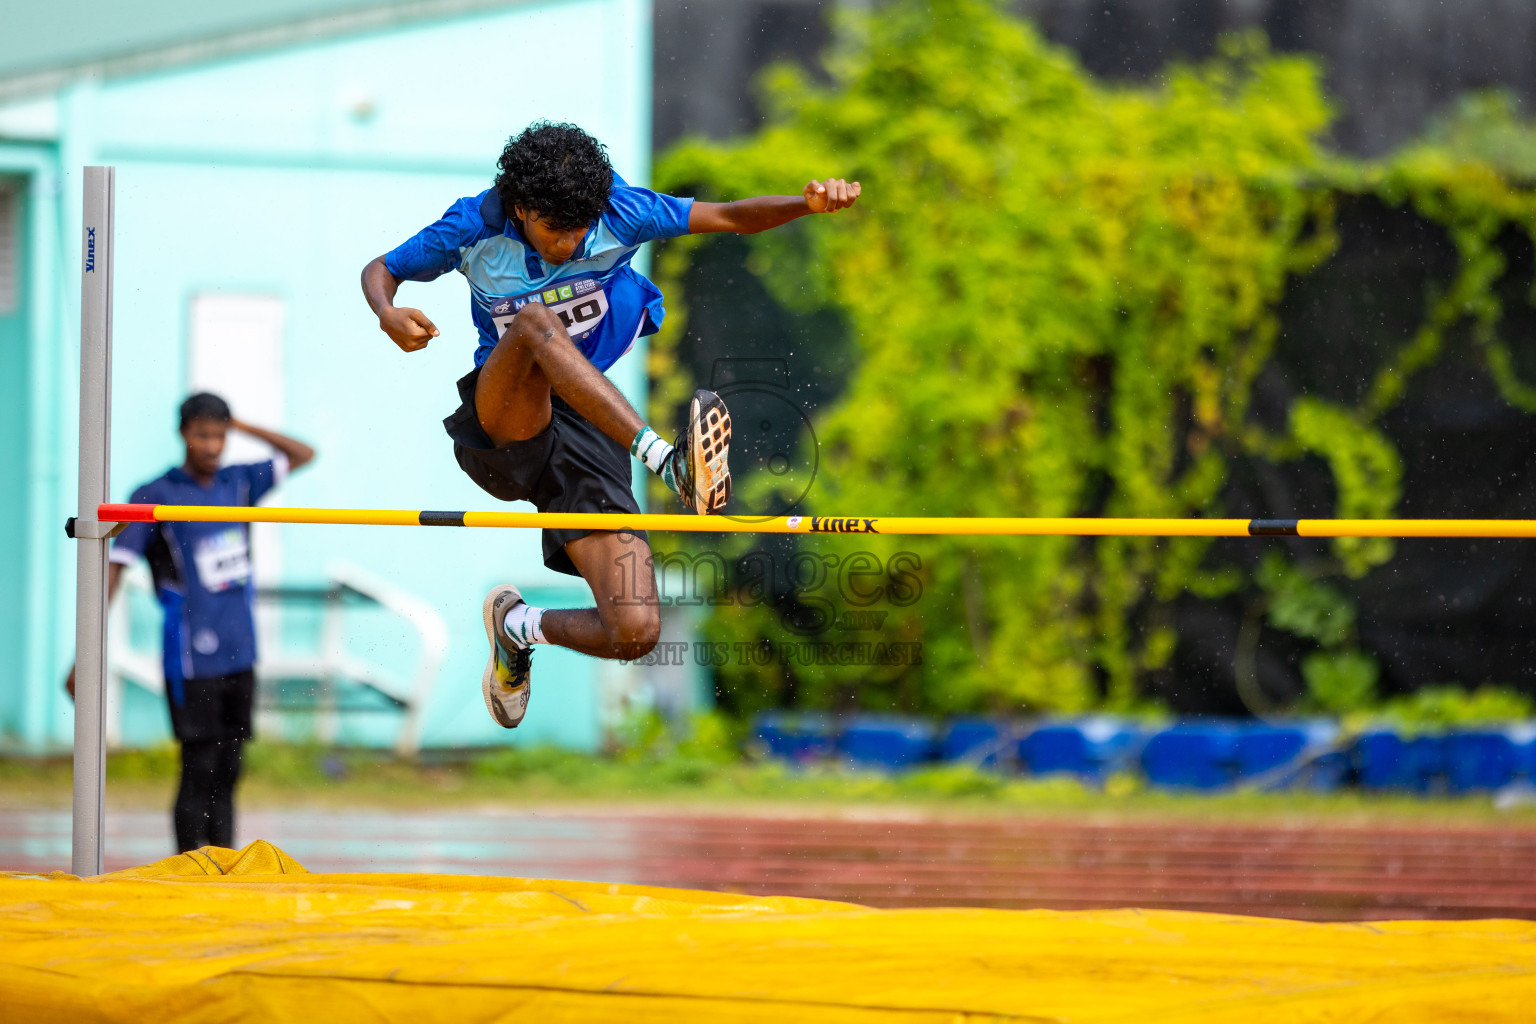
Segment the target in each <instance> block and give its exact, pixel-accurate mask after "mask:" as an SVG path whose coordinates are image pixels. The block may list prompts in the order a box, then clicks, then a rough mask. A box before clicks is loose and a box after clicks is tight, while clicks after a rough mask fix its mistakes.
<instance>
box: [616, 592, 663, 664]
mask: <svg viewBox="0 0 1536 1024" xmlns="http://www.w3.org/2000/svg"><path fill="white" fill-rule="evenodd" d="M603 630H604V631H605V632H606V633H607V634H608V642H609V643H610V644H612V645H613V648H614V650H615V651H617V652H618V653H619V657H620V658H622V659H624V660H625V661H633V660H634V659H636V658H643V657H645V656H646V655H647V654H650V653H651V651H652V650H653V649H654V648H655V647H656V644H657V643H658V642H659V641H660V640H661V612H660V611H658V610H657V608H656V606H655V605H653V604H643V605H623V606H620V607H619V608H617V609H615V610H614V611H613V612H612V613H610V614H608V615H605V616H604V617H603Z"/></svg>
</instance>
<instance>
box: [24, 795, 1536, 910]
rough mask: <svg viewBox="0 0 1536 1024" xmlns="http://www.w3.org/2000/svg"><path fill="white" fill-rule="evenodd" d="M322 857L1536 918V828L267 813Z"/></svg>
mask: <svg viewBox="0 0 1536 1024" xmlns="http://www.w3.org/2000/svg"><path fill="white" fill-rule="evenodd" d="M69 833H70V819H69V814H68V812H67V811H61V810H35V811H34V810H0V867H3V868H7V869H11V870H36V871H45V870H54V869H61V868H67V866H68V863H69ZM258 837H260V838H264V839H269V840H271V841H272V842H273V843H275V844H277V845H278V846H279V847H281V848H283V849H284V850H286V851H287V852H288V853H290V854H292V855H293V856H294V857H295V858H296V859H297V860H298V861H299V862H300V863H301V864H303V865H305V866H306V867H308V868H309V869H310V870H312V871H326V872H336V871H389V872H431V873H454V874H457V873H464V874H484V875H512V876H521V877H534V878H568V879H580V880H592V881H611V882H632V883H643V884H648V885H667V886H681V887H687V888H697V889H715V890H722V891H729V892H742V893H758V894H777V895H788V896H812V897H818V898H822V899H834V900H849V901H852V902H856V903H864V904H869V905H872V906H881V907H918V906H985V907H1011V908H1029V907H1040V908H1051V909H1059V910H1086V909H1094V908H1101V907H1126V906H1135V907H1146V908H1163V909H1173V910H1199V911H1213V912H1224V913H1240V914H1260V915H1265V916H1274V917H1290V918H1298V919H1305V920H1363V919H1378V920H1379V919H1391V918H1480V917H1518V918H1530V919H1536V830H1529V829H1514V830H1473V829H1457V830H1442V831H1416V830H1407V829H1389V828H1319V827H1315V826H1314V827H1307V828H1287V827H1253V826H1223V825H1212V824H1199V825H1191V824H1173V825H1155V824H1146V823H1135V824H1102V825H1101V824H1095V825H1082V824H1068V823H1063V822H1062V821H1060V820H1039V821H1033V820H1027V819H1023V820H1021V819H1009V820H996V819H984V820H969V821H966V820H941V821H934V820H928V821H922V820H879V819H876V820H847V819H840V818H808V819H791V818H781V817H745V816H742V817H731V816H719V815H688V814H610V813H602V814H597V813H570V814H567V813H556V812H549V811H544V810H534V809H526V808H520V809H516V810H507V811H499V812H458V813H440V814H438V813H422V812H395V813H392V812H380V811H368V812H328V811H273V810H266V811H252V812H249V813H246V814H245V815H244V816H243V817H242V818H241V820H240V842H242V843H243V842H248V841H250V840H251V839H255V838H258ZM171 845H172V844H171V837H170V824H169V815H168V814H165V813H162V812H154V811H121V812H109V814H108V816H107V836H106V849H107V869H108V870H116V869H119V868H125V867H132V866H135V865H139V864H145V863H149V862H151V861H155V860H159V859H160V858H162V857H164V856H166V855H167V854H168V853H169V852H171Z"/></svg>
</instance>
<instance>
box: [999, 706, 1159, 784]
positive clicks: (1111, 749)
mask: <svg viewBox="0 0 1536 1024" xmlns="http://www.w3.org/2000/svg"><path fill="white" fill-rule="evenodd" d="M1142 739H1143V736H1142V732H1141V730H1140V729H1138V728H1136V727H1135V726H1134V725H1131V724H1129V723H1127V722H1124V721H1121V720H1119V719H1116V718H1112V717H1109V716H1093V717H1090V718H1084V719H1081V720H1079V721H1075V722H1053V723H1050V724H1048V725H1042V726H1040V727H1039V728H1037V729H1035V730H1033V731H1032V732H1030V733H1029V734H1028V735H1027V736H1025V737H1024V738H1023V739H1022V740H1020V741H1019V747H1018V751H1019V760H1021V761H1022V762H1023V763H1024V764H1025V765H1026V766H1027V767H1028V768H1029V770H1030V772H1032V773H1033V774H1035V775H1051V774H1055V773H1058V772H1069V773H1071V774H1073V775H1077V776H1081V777H1083V778H1089V779H1099V778H1102V777H1104V776H1105V775H1109V774H1112V773H1114V772H1117V771H1120V770H1122V769H1124V768H1126V767H1129V765H1130V763H1131V762H1132V761H1133V760H1134V759H1135V756H1136V753H1137V751H1138V750H1139V749H1140V747H1141V743H1142Z"/></svg>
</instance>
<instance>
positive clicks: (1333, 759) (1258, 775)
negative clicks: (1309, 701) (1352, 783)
mask: <svg viewBox="0 0 1536 1024" xmlns="http://www.w3.org/2000/svg"><path fill="white" fill-rule="evenodd" d="M1338 735H1339V727H1338V724H1337V723H1336V722H1333V721H1329V720H1321V719H1309V720H1302V721H1295V722H1285V723H1266V722H1252V723H1247V724H1244V725H1241V726H1239V727H1238V730H1237V739H1236V747H1235V751H1234V774H1235V777H1236V780H1237V781H1239V782H1244V781H1257V782H1260V783H1261V784H1263V785H1264V786H1265V788H1270V789H1282V788H1291V787H1297V788H1302V789H1310V790H1314V791H1318V792H1324V791H1328V790H1332V789H1337V788H1338V787H1339V786H1340V785H1342V784H1343V783H1344V780H1345V779H1346V778H1347V777H1348V775H1349V756H1348V755H1347V754H1346V753H1344V752H1343V751H1340V750H1335V749H1332V747H1333V745H1334V744H1335V743H1336V741H1337V740H1338Z"/></svg>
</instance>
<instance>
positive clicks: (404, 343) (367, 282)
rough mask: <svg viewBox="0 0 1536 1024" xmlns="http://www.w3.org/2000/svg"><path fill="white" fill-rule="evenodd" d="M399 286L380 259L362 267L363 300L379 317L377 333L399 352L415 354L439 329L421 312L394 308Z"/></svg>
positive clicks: (401, 307) (398, 280) (399, 307)
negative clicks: (387, 338) (385, 337)
mask: <svg viewBox="0 0 1536 1024" xmlns="http://www.w3.org/2000/svg"><path fill="white" fill-rule="evenodd" d="M399 287H400V279H399V278H397V277H395V275H394V274H392V273H390V271H389V267H388V266H386V265H385V263H384V257H383V256H380V257H378V258H376V259H374V260H373V261H372V262H371V263H369V264H368V265H367V266H366V267H364V268H363V298H365V299H367V300H368V307H369V308H370V309H372V310H373V312H374V315H375V316H377V317H378V318H379V330H381V331H383V332H384V333H385V334H387V335H389V340H390V341H393V342H394V343H395V344H396V345H399V346H400V349H401V350H402V351H404V352H415V351H416V350H417V349H423V348H426V347H427V342H429V341H431V340H432V339H433V338H435V337H437V335H438V330H437V327H436V325H434V324H433V323H432V321H431V320H429V319H427V314H425V313H423V312H422V311H421V310H419V309H412V308H411V307H409V306H397V305H395V292H396V291H397V290H398V289H399Z"/></svg>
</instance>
